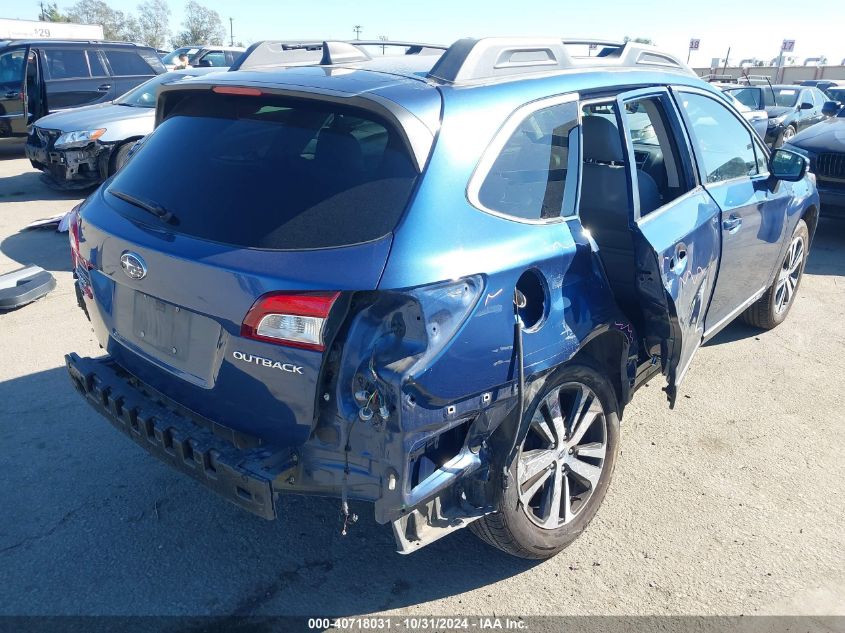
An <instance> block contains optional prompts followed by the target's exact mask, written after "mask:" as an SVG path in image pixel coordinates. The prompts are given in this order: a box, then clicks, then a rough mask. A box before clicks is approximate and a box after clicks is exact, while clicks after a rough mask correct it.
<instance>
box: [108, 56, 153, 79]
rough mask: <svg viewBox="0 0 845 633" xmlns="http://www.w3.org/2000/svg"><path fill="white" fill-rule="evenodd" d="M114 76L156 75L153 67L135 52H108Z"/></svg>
mask: <svg viewBox="0 0 845 633" xmlns="http://www.w3.org/2000/svg"><path fill="white" fill-rule="evenodd" d="M106 58H107V59H108V60H109V66H111V69H112V74H113V75H115V76H117V77H129V76H133V75H155V74H156V73H155V71H153V69H152V67H151V66H150V65H149V64H148V63H147V62H146V61H145V60H144V59H143V58H142V57H141V56H140V55H139V54H138V53H136V52H134V51H118V50H106Z"/></svg>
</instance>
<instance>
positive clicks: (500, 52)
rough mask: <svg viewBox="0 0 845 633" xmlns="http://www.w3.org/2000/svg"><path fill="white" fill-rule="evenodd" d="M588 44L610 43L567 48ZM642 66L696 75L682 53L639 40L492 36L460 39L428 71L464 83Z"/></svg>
mask: <svg viewBox="0 0 845 633" xmlns="http://www.w3.org/2000/svg"><path fill="white" fill-rule="evenodd" d="M584 44H586V45H589V44H597V45H601V46H604V47H605V48H604V50H602V51H601V52H600V53H599V54H598V55H596V56H594V57H583V56H573V55H571V54H570V52H569V51H568V49H567V46H569V45H584ZM642 66H658V67H662V68H665V69H672V70H676V71H681V72H684V73H686V74H695V73H693V71H692V70H691V69H690V68H689V67H688V66H687V65H686V64H684V63H683V62H681V61H680V60H679V59H678V58H677V57H675V56H673V55H670V54H669V53H664V52H663V51H661V50H659V49H657V48H654V47H653V46H650V45H647V44H640V43H638V42H631V41H628V42H607V41H604V40H591V39H574V38H570V39H566V40H563V39H551V38H528V37H524V38H503V37H490V38H483V39H471V38H467V39H462V40H458V41H457V42H455V43H454V44H453V45H452V46H450V47H449V49H448V50H447V51H446V52H445V53H444V54H443V56H442V57H441V58H440V59H439V60H438V62H437V63H436V64H435V65H434V67H433V68H432V69H431V71H430V72H429V74H428V76H429V78H431V79H434V80H436V81H441V82H443V83H449V84H463V83H480V82H484V81H491V80H495V79H500V78H505V77H509V76H512V75H522V74H530V73H539V72H554V71H562V70H570V69H573V68H580V67H625V68H637V67H642Z"/></svg>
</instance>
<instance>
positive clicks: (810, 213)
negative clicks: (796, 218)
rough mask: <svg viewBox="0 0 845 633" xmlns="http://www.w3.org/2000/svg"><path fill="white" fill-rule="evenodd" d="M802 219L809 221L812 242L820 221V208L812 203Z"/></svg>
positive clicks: (808, 226) (808, 228)
mask: <svg viewBox="0 0 845 633" xmlns="http://www.w3.org/2000/svg"><path fill="white" fill-rule="evenodd" d="M801 219H802V220H804V222H806V223H807V230H808V232H809V233H810V242H811V243H812V241H813V236H814V235H815V234H816V226H817V225H818V223H819V210H818V209H816V207H814V206H812V205H811V206H809V207H807V208H806V209H804V213H802V214H801Z"/></svg>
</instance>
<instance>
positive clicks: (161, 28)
mask: <svg viewBox="0 0 845 633" xmlns="http://www.w3.org/2000/svg"><path fill="white" fill-rule="evenodd" d="M169 25H170V7H169V6H168V5H167V2H166V1H165V0H147V2H142V3H141V4H139V5H138V35H139V41H140V42H142V43H144V44H146V45H147V46H152V47H153V48H164V47H165V46H166V44H167V39H168V37H169V36H170V28H169Z"/></svg>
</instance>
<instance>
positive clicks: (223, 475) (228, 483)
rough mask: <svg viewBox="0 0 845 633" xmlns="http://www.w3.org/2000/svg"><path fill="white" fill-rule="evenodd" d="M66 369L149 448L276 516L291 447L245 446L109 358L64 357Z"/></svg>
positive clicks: (95, 403) (249, 506) (93, 401)
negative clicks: (171, 404) (173, 405)
mask: <svg viewBox="0 0 845 633" xmlns="http://www.w3.org/2000/svg"><path fill="white" fill-rule="evenodd" d="M65 363H66V365H67V369H68V373H69V374H70V377H71V380H72V382H73V384H74V386H75V387H76V390H77V391H79V393H81V394H82V395H83V396H84V397H85V398H86V400H87V401H88V404H90V405H91V406H92V407H93V408H94V409H96V410H97V411H98V412H99V413H100V414H102V415H103V416H104V417H105V418H106V419H107V420H108V421H109V422H110V423H111V425H112V426H114V427H115V428H116V429H118V430H120V431H122V432H123V433H124V434H126V435H128V436H129V437H130V438H132V440H134V441H135V443H136V444H138V445H139V446H141V447H143V448H144V449H145V450H146V451H147V452H148V453H150V454H151V455H153V456H155V457H157V458H158V459H160V460H161V461H163V462H166V463H167V464H169V465H170V466H172V467H173V468H175V469H176V470H179V471H181V472H183V473H186V474H188V475H190V476H191V477H193V478H194V479H197V480H198V481H200V482H201V483H203V484H205V485H206V486H207V487H208V488H211V489H212V490H213V491H214V492H216V493H217V494H219V495H220V496H222V497H223V498H225V499H226V500H227V501H230V502H231V503H234V504H235V505H237V506H239V507H241V508H243V509H245V510H248V511H249V512H252V513H253V514H257V515H258V516H260V517H263V518H265V519H274V518H276V503H275V495H276V493H275V490H274V488H275V486H276V485H277V484H279V483H281V481H282V480H284V479H285V478H286V477H288V476H289V474H290V473H292V472H293V471H294V469H295V465H296V463H297V457H296V455H295V454H294V453H293V451H291V450H290V449H289V448H276V447H270V446H259V447H256V448H249V449H241V448H238V447H236V446H235V445H234V444H233V443H232V442H230V441H228V440H227V439H225V438H223V437H221V436H219V435H218V434H216V433H215V432H214V431H213V430H212V429H211V428H206V427H205V426H201V425H200V424H199V423H197V422H196V421H194V420H192V419H190V418H188V417H186V416H184V415H181V414H180V413H179V412H177V411H175V410H171V409H170V408H168V407H166V406H165V405H164V404H162V403H161V402H159V401H158V399H156V398H153V397H151V396H150V395H149V394H148V393H145V391H144V387H143V386H142V385H140V384H138V383H137V381H135V380H134V379H133V378H132V377H131V376H129V375H128V374H126V373H125V372H123V371H122V370H121V369H120V368H119V367H118V366H117V365H115V364H114V363H113V362H112V361H111V359H110V358H109V357H108V356H106V357H103V358H98V359H94V358H80V357H79V356H77V355H76V354H68V355H67V356H65Z"/></svg>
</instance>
